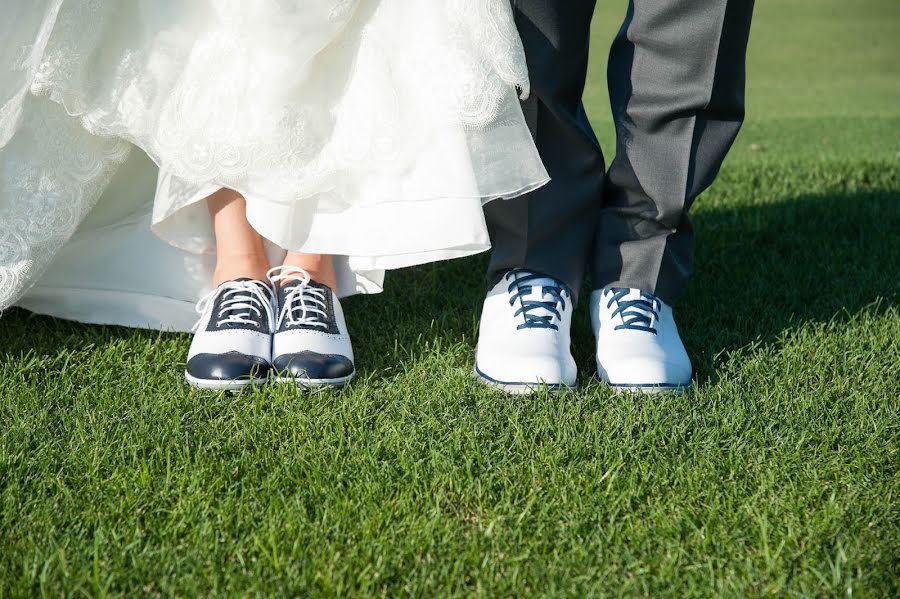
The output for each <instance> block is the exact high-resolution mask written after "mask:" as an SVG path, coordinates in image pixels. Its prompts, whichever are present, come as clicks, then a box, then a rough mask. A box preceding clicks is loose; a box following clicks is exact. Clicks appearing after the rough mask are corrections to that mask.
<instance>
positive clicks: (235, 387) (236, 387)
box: [184, 372, 269, 391]
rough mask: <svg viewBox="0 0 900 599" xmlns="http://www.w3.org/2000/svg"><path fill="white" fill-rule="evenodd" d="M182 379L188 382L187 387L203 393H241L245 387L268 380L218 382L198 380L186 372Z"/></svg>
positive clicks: (215, 380)
mask: <svg viewBox="0 0 900 599" xmlns="http://www.w3.org/2000/svg"><path fill="white" fill-rule="evenodd" d="M184 378H185V380H186V381H187V382H188V385H190V386H191V387H193V388H194V389H201V390H203V391H242V390H244V389H246V388H247V387H253V386H256V385H262V384H264V383H265V382H266V381H268V380H269V379H268V378H264V379H247V380H233V381H220V380H218V379H198V378H195V377H192V376H191V375H189V374H188V373H187V372H185V373H184Z"/></svg>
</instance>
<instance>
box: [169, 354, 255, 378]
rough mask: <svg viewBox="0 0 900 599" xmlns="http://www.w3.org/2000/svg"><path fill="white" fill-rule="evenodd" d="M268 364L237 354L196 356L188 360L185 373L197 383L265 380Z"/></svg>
mask: <svg viewBox="0 0 900 599" xmlns="http://www.w3.org/2000/svg"><path fill="white" fill-rule="evenodd" d="M269 368H270V366H269V364H268V363H267V362H266V361H265V360H264V359H262V358H259V357H256V356H248V355H245V354H242V353H239V352H228V353H224V354H197V355H196V356H194V357H192V358H191V359H190V360H188V363H187V366H186V367H185V371H186V372H187V374H188V375H189V376H190V377H191V378H193V379H196V380H199V381H223V382H224V381H251V380H258V379H265V378H266V377H268V375H269Z"/></svg>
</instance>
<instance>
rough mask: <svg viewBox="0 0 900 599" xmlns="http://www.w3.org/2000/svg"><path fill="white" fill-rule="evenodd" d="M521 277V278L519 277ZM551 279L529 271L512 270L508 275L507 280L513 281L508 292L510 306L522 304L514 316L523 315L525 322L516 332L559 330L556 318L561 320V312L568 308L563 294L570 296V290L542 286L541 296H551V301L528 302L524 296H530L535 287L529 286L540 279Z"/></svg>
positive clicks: (560, 287)
mask: <svg viewBox="0 0 900 599" xmlns="http://www.w3.org/2000/svg"><path fill="white" fill-rule="evenodd" d="M517 275H521V276H517ZM547 278H549V277H547V276H545V275H542V274H538V273H533V272H530V271H527V270H512V271H510V272H508V273H506V279H507V280H510V279H512V283H510V285H509V287H507V292H508V293H509V294H510V298H509V305H510V306H512V305H514V304H515V303H516V302H517V301H518V302H519V303H520V304H521V306H520V307H519V309H518V310H516V312H515V314H513V316H518V315H519V314H521V315H522V316H523V318H524V320H525V322H523V323H522V324H520V325H519V326H517V327H516V330H522V329H553V330H554V331H558V330H559V325H556V324H553V319H554V317H555V318H556V319H557V320H559V319H560V318H561V316H560V313H559V311H560V310H564V309H565V307H566V300H565V298H564V297H563V293H565V294H568V293H569V292H568V290H567V289H566V288H565V287H564V286H563V285H562V284H559V285H542V286H541V296H542V298H543V297H546V296H548V295H549V296H550V300H549V301H544V300H543V299H541V300H526V299H523V296H526V295H530V294H531V291H532V288H533V287H534V285H529V284H528V283H531V282H533V281H536V280H538V279H547ZM532 310H546V311H547V312H549V314H542V315H538V314H533V313H532Z"/></svg>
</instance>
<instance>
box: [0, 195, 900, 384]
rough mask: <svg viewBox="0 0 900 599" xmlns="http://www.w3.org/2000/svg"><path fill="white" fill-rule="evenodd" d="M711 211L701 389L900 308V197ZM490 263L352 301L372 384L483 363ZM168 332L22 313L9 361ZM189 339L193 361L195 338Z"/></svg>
mask: <svg viewBox="0 0 900 599" xmlns="http://www.w3.org/2000/svg"><path fill="white" fill-rule="evenodd" d="M702 204H703V203H702V202H701V203H700V205H699V208H700V210H698V211H697V212H696V213H695V216H694V222H695V226H696V229H697V238H698V239H697V256H696V267H697V272H696V275H695V277H694V280H693V282H692V284H691V286H690V288H689V290H688V292H687V293H686V295H685V296H684V298H683V299H682V300H681V301H680V302H679V305H678V306H677V310H676V313H677V315H678V318H679V323H680V324H679V326H680V328H681V330H682V333H683V336H684V338H685V343H686V345H687V346H688V350H689V351H690V353H691V355H692V356H693V358H694V363H695V367H696V371H697V375H698V377H699V379H700V380H701V381H703V382H709V381H714V380H715V370H716V365H717V361H718V360H719V359H720V356H722V355H723V354H727V353H728V352H730V351H733V350H736V349H738V348H741V347H744V346H746V345H748V344H749V343H752V342H755V341H758V342H763V343H766V342H771V341H773V340H774V339H776V338H777V337H778V335H779V334H781V333H782V332H783V331H784V330H786V329H788V328H790V327H795V326H798V325H800V324H802V323H804V322H809V321H816V322H821V321H828V320H831V319H834V318H838V319H840V318H849V316H850V315H852V314H854V313H856V312H858V311H860V310H861V309H863V308H865V307H866V306H869V305H871V304H872V303H873V302H875V301H876V300H879V299H880V300H881V303H880V307H881V309H884V308H886V307H887V306H889V305H890V304H893V303H897V301H898V294H900V235H898V231H900V192H898V191H896V190H871V191H865V192H851V193H831V194H825V195H807V196H800V197H793V198H790V199H788V200H784V201H774V202H772V203H766V204H754V205H738V206H734V207H728V206H715V207H706V208H705V209H704V207H703V205H702ZM486 264H487V261H486V257H485V256H483V255H482V256H476V257H473V258H468V259H464V260H457V261H453V262H445V263H439V264H433V265H426V266H422V267H416V268H410V269H406V270H403V271H399V272H393V273H389V275H388V281H387V290H386V291H385V293H384V294H382V295H380V296H374V297H353V298H349V299H347V300H346V301H345V309H346V312H347V315H348V319H349V322H350V327H351V332H352V334H353V336H354V347H355V350H356V353H357V361H358V362H359V365H360V373H361V375H363V376H367V375H374V376H375V377H380V376H391V373H392V371H393V372H396V370H397V369H398V368H400V367H402V363H403V362H407V361H410V360H415V359H416V357H417V356H420V355H422V354H423V353H427V352H432V351H445V350H447V349H448V348H452V347H456V348H458V349H460V351H463V352H467V353H468V354H471V351H472V348H473V347H474V344H475V334H476V330H477V319H478V313H479V312H480V305H481V302H482V299H483V293H484V278H483V273H484V270H485V267H486ZM585 297H587V295H585ZM160 335H161V334H160V333H157V332H153V331H135V330H130V329H124V328H120V327H100V326H90V325H81V324H77V323H71V322H66V321H61V320H57V319H53V318H47V317H39V316H32V315H30V314H28V313H27V312H25V311H23V310H15V309H14V310H10V311H9V312H8V313H6V314H5V315H4V316H3V318H0V344H2V346H0V358H2V359H3V360H4V361H7V360H11V361H15V360H17V359H22V358H23V357H24V356H26V355H30V356H35V355H37V356H52V355H54V354H57V353H59V352H60V351H61V350H63V349H66V348H68V349H73V350H81V349H84V348H85V347H89V346H90V345H102V344H105V343H109V342H111V341H112V340H115V339H126V338H127V339H129V340H130V341H131V342H138V343H153V342H154V340H156V339H159V338H160ZM164 336H165V337H166V338H169V336H168V335H164ZM181 337H183V346H184V351H185V353H186V352H187V346H188V342H189V341H188V340H189V337H188V336H187V335H182V336H181ZM573 340H574V344H575V347H576V359H577V361H578V363H579V367H580V368H581V371H582V372H583V373H585V374H587V373H590V372H593V358H592V342H593V340H592V336H591V333H590V327H589V323H588V319H587V310H586V305H585V304H582V305H581V306H580V307H579V310H578V313H577V314H576V318H575V324H574V327H573Z"/></svg>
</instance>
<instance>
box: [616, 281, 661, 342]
mask: <svg viewBox="0 0 900 599" xmlns="http://www.w3.org/2000/svg"><path fill="white" fill-rule="evenodd" d="M609 291H610V292H611V293H612V298H610V300H609V302H608V303H607V304H606V307H607V308H610V307H612V305H613V303H615V304H616V309H615V310H613V313H612V317H613V318H615V317H616V316H621V318H622V324H620V325H616V327H615V330H617V331H620V330H629V331H644V332H647V333H653V334H654V335H656V327H655V326H654V323H655V322H659V312H660V310H661V309H662V303H661V302H660V301H659V299H657V298H656V296H654V295H651V294H649V293H645V292H643V291H641V292H640V294H639V297H638V299H628V300H626V299H623V298H624V297H625V296H626V295H628V294H629V293H631V292H632V291H633V290H632V289H628V288H625V287H613V288H611V289H610V290H609Z"/></svg>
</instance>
